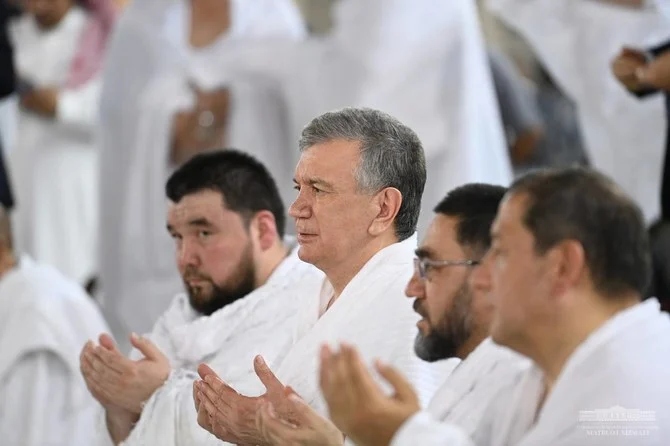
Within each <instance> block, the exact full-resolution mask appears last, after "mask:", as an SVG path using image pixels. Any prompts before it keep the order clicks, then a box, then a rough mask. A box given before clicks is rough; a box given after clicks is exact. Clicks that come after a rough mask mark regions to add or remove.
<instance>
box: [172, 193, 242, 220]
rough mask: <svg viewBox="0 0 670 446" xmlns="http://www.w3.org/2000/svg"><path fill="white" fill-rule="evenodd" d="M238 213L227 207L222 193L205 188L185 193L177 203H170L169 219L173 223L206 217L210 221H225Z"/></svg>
mask: <svg viewBox="0 0 670 446" xmlns="http://www.w3.org/2000/svg"><path fill="white" fill-rule="evenodd" d="M236 215H237V213H235V212H233V211H231V210H229V209H226V208H225V206H224V199H223V197H222V195H221V193H219V192H216V191H213V190H204V191H200V192H196V193H193V194H189V195H185V196H184V197H182V199H181V200H179V202H177V203H170V207H169V209H168V221H169V222H170V223H171V224H179V223H188V222H190V221H191V220H193V219H197V218H201V219H202V218H204V219H207V220H209V221H210V223H216V222H218V221H221V222H224V221H226V220H228V219H231V218H233V217H234V216H236Z"/></svg>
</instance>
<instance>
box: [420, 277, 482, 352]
mask: <svg viewBox="0 0 670 446" xmlns="http://www.w3.org/2000/svg"><path fill="white" fill-rule="evenodd" d="M471 303H472V295H471V294H470V290H469V289H468V286H467V284H464V285H463V287H461V289H460V290H459V291H458V293H457V294H456V296H455V297H454V301H453V304H452V306H451V309H450V310H449V313H448V314H447V316H446V317H445V318H444V319H443V320H442V322H441V323H440V324H439V325H438V326H437V327H431V331H430V333H428V335H426V336H424V335H423V334H422V333H421V331H419V333H417V335H416V339H415V340H414V352H415V353H416V355H417V356H418V357H419V358H421V359H422V360H424V361H427V362H435V361H440V360H442V359H447V358H453V357H456V356H458V350H460V349H461V348H462V347H463V345H464V344H465V343H466V342H467V341H468V339H469V338H470V336H471V335H472V329H473V327H472V314H471Z"/></svg>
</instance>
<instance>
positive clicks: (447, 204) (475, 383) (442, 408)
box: [258, 184, 529, 446]
mask: <svg viewBox="0 0 670 446" xmlns="http://www.w3.org/2000/svg"><path fill="white" fill-rule="evenodd" d="M505 192H506V189H505V188H504V187H500V186H492V185H488V184H468V185H465V186H461V187H459V188H456V189H454V190H452V191H451V192H450V193H449V194H448V195H447V196H446V197H445V198H444V199H443V200H442V201H441V202H440V203H439V204H438V205H437V206H436V207H435V209H434V211H435V213H436V215H435V217H434V218H433V220H432V222H431V224H430V226H429V228H428V231H427V232H426V236H425V238H424V239H423V241H422V243H421V244H420V246H419V248H418V249H417V250H416V251H415V253H416V256H417V257H416V258H415V259H414V274H413V275H412V277H411V279H410V280H409V282H408V284H407V287H406V290H405V294H406V295H407V297H410V298H414V299H415V300H414V310H415V311H416V312H417V313H418V314H419V315H420V316H421V317H422V319H421V320H420V321H419V322H418V324H417V326H418V328H419V332H418V334H417V336H416V340H415V345H414V350H415V352H416V355H417V356H418V357H419V358H420V359H422V360H424V361H427V362H436V361H439V360H442V359H446V358H454V357H457V358H460V359H462V362H461V363H460V364H459V366H458V367H457V368H456V369H455V370H454V371H453V372H452V373H451V374H450V375H449V376H448V377H446V376H445V378H446V381H444V383H443V385H442V386H441V387H440V388H439V390H438V391H437V392H436V393H435V395H434V396H433V397H432V399H431V400H430V403H429V405H428V406H427V409H426V411H420V406H419V402H418V400H416V398H415V404H413V405H412V407H409V406H407V407H404V408H403V410H401V411H396V410H393V409H394V408H392V407H390V405H389V400H388V399H386V398H385V397H383V394H382V391H381V389H379V388H378V387H376V385H374V387H373V389H374V390H375V391H377V392H379V393H378V394H377V395H375V396H378V397H379V398H370V399H369V400H368V401H366V404H365V405H363V406H365V407H362V406H361V407H357V408H356V410H354V411H350V414H349V416H348V420H349V422H351V423H355V424H356V426H358V428H357V429H354V430H364V431H367V432H368V433H369V435H370V437H371V438H374V440H375V441H376V442H375V443H374V444H389V442H390V444H391V445H392V446H394V445H401V444H423V442H422V432H423V425H424V423H425V422H426V420H428V422H430V421H431V420H439V421H444V422H448V423H449V424H453V425H456V426H458V427H459V428H461V430H462V432H461V433H460V435H461V436H465V434H467V436H472V435H473V434H474V431H475V429H476V427H477V425H478V424H479V422H480V418H481V417H482V415H483V414H484V413H485V409H486V408H487V406H488V403H489V401H491V400H492V399H493V397H494V396H495V395H496V394H497V393H498V391H499V390H501V389H502V388H503V387H505V386H507V385H510V384H511V383H512V381H513V380H514V379H515V378H516V377H517V376H519V374H520V372H521V371H522V370H525V369H526V367H527V366H528V365H529V362H528V361H527V360H525V359H523V358H522V357H521V356H519V355H517V354H516V353H514V352H512V351H511V350H508V349H507V348H504V347H499V346H497V345H496V344H494V343H493V342H492V341H491V339H489V337H488V336H489V325H490V323H491V318H492V315H493V307H492V303H491V301H490V300H489V295H488V289H484V287H482V286H478V282H477V281H476V280H473V279H475V277H476V276H480V275H476V274H473V272H474V270H475V268H477V265H478V264H479V262H480V259H481V258H482V257H483V256H484V254H485V253H486V251H488V249H489V246H490V244H491V235H490V230H491V225H492V223H493V220H494V218H495V216H496V212H497V210H498V205H499V204H500V202H501V200H502V198H503V196H504V194H505ZM471 276H472V278H471ZM378 371H379V372H380V374H381V375H382V376H384V377H385V378H387V379H389V380H392V379H394V378H393V375H389V374H388V373H385V372H386V371H387V370H386V369H384V367H383V366H381V368H379V367H378ZM322 386H323V383H322ZM340 391H343V390H342V389H340ZM354 391H356V390H354ZM325 396H326V397H327V398H328V396H329V395H325ZM359 409H362V410H359ZM368 409H370V410H368ZM376 409H379V410H376ZM388 409H391V410H388ZM406 410H409V412H407V413H406V412H405V411H406ZM300 411H301V412H302V413H303V416H304V417H305V418H309V419H310V420H311V422H310V423H309V424H310V425H309V430H310V439H311V441H312V443H311V444H330V443H329V442H328V439H329V435H328V433H329V432H331V431H333V430H335V431H336V429H337V428H335V427H334V426H332V424H330V422H329V421H327V420H324V419H320V418H318V415H316V413H314V412H313V411H312V410H310V409H309V407H308V406H306V405H303V406H301V408H300ZM376 414H383V416H376ZM359 415H360V416H359ZM368 415H370V416H369V417H368ZM405 420H407V421H405ZM335 421H336V422H337V421H338V420H335ZM258 424H259V426H260V429H261V430H262V431H264V432H265V434H266V436H267V437H269V438H272V439H275V442H274V444H289V443H290V444H307V443H300V442H293V440H294V439H295V437H296V433H297V432H300V431H301V430H303V431H304V430H305V429H306V427H304V426H303V427H299V428H296V427H293V426H288V425H286V424H283V423H282V422H280V421H279V420H276V419H274V417H273V416H272V415H270V413H268V412H267V411H260V412H259V414H258ZM338 426H339V425H338ZM306 435H307V434H305V437H306ZM352 440H354V441H358V439H357V438H352ZM377 440H379V441H378V442H377ZM391 440H392V442H391ZM464 441H467V440H464Z"/></svg>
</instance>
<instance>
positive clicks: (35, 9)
mask: <svg viewBox="0 0 670 446" xmlns="http://www.w3.org/2000/svg"><path fill="white" fill-rule="evenodd" d="M73 5H74V0H23V7H24V9H25V11H26V12H27V13H28V14H30V15H32V16H33V17H34V18H35V21H36V22H37V24H38V25H39V27H40V28H42V29H49V28H53V27H54V26H56V25H58V24H59V23H60V21H61V20H62V19H63V17H65V14H67V12H68V11H69V10H70V8H71V7H72V6H73Z"/></svg>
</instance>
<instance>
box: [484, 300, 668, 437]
mask: <svg viewBox="0 0 670 446" xmlns="http://www.w3.org/2000/svg"><path fill="white" fill-rule="evenodd" d="M668 376H670V316H668V314H667V313H662V312H661V311H660V305H659V303H658V301H657V300H656V299H651V300H649V301H646V302H643V303H640V304H638V305H636V306H634V307H632V308H629V309H627V310H625V311H623V312H621V313H619V314H618V315H616V316H615V317H614V318H612V319H611V320H609V321H608V322H607V323H606V324H605V325H604V326H602V327H601V328H599V329H598V330H596V331H595V332H594V333H592V334H591V335H590V336H589V337H588V338H587V339H586V341H585V342H584V343H582V345H580V346H579V347H578V348H577V350H576V351H575V352H574V353H573V354H572V355H571V356H570V358H569V359H568V361H567V363H566V364H565V367H564V368H563V370H562V371H561V374H560V375H559V377H558V379H557V380H556V383H555V384H554V388H553V389H552V391H551V393H550V394H549V395H548V396H547V399H546V401H545V403H544V405H543V407H542V409H541V410H540V411H539V413H538V414H537V420H536V421H535V423H533V419H534V418H535V414H536V411H537V405H538V400H539V395H540V393H541V389H542V386H543V384H542V383H543V373H542V372H541V371H540V370H539V369H538V368H536V367H534V368H531V369H529V370H528V371H527V372H526V373H525V374H524V376H523V377H522V379H521V381H520V383H519V385H517V386H514V387H513V389H512V390H511V392H510V393H505V392H504V393H502V394H501V397H500V398H499V399H498V398H497V399H496V410H495V411H494V412H493V413H494V414H495V415H494V416H492V418H491V419H492V420H493V424H492V426H493V427H492V430H491V438H490V439H488V440H487V441H486V442H485V443H482V444H486V445H487V446H489V445H490V446H503V445H504V446H512V445H514V446H517V445H518V446H546V445H549V444H550V445H552V446H572V445H582V444H584V445H587V444H588V445H589V446H626V445H630V444H634V445H635V446H665V445H668V444H670V382H669V381H668ZM603 419H604V420H623V421H621V422H617V421H614V422H613V423H606V422H603V421H599V420H603ZM603 432H604V433H603Z"/></svg>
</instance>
